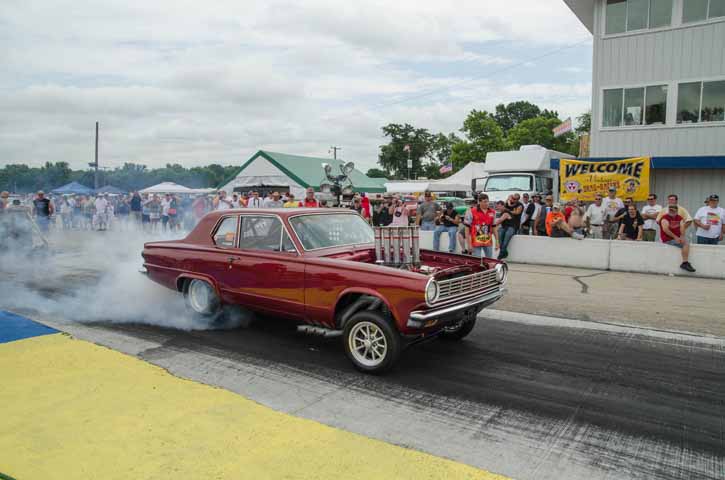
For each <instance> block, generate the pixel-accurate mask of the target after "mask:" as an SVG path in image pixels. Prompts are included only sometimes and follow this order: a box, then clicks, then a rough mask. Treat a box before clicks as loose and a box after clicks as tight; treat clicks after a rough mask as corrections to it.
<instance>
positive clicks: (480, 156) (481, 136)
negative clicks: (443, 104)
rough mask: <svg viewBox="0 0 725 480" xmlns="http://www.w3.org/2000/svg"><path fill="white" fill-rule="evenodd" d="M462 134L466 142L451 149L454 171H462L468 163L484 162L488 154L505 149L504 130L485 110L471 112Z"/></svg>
mask: <svg viewBox="0 0 725 480" xmlns="http://www.w3.org/2000/svg"><path fill="white" fill-rule="evenodd" d="M461 132H463V133H464V134H465V136H466V140H465V141H461V142H458V143H456V144H455V145H453V147H452V149H451V150H452V151H451V157H450V158H451V161H452V162H453V168H454V170H460V169H461V168H463V167H465V166H466V164H467V163H468V162H484V161H486V154H487V153H488V152H495V151H499V150H503V149H504V148H505V141H504V132H503V129H502V128H501V126H500V125H499V124H498V122H497V121H496V118H495V117H494V116H493V115H491V114H490V113H488V112H486V111H484V110H482V111H479V110H475V109H474V110H471V113H469V114H468V116H467V117H466V119H465V120H464V121H463V128H461Z"/></svg>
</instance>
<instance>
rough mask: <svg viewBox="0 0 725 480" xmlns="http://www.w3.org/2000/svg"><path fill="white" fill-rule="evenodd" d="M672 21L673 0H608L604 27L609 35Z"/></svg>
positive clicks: (661, 25)
mask: <svg viewBox="0 0 725 480" xmlns="http://www.w3.org/2000/svg"><path fill="white" fill-rule="evenodd" d="M712 1H720V0H712ZM722 1H725V0H722ZM671 23H672V0H607V5H606V11H605V27H604V33H605V34H607V35H609V34H614V33H624V32H631V31H634V30H643V29H646V28H659V27H666V26H669V25H670V24H671Z"/></svg>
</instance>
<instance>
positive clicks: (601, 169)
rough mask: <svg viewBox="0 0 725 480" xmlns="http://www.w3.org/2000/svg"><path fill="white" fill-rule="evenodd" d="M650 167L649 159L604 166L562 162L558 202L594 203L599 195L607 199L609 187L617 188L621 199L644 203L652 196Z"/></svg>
mask: <svg viewBox="0 0 725 480" xmlns="http://www.w3.org/2000/svg"><path fill="white" fill-rule="evenodd" d="M649 167H650V158H649V157H637V158H627V159H624V160H613V161H603V162H587V161H583V160H565V159H561V160H560V163H559V185H560V192H559V198H561V199H562V200H571V199H573V198H577V199H579V200H584V201H586V202H593V201H594V197H595V195H596V194H597V193H599V194H601V195H603V196H606V195H607V193H608V191H609V187H615V188H616V189H617V196H618V197H619V198H626V197H632V198H633V199H634V201H635V202H643V201H645V200H647V196H648V195H649V177H650V168H649Z"/></svg>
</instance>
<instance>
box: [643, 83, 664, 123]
mask: <svg viewBox="0 0 725 480" xmlns="http://www.w3.org/2000/svg"><path fill="white" fill-rule="evenodd" d="M645 99H646V102H645V107H644V118H645V123H646V124H647V125H664V124H665V123H667V85H655V86H652V87H647V90H646V91H645Z"/></svg>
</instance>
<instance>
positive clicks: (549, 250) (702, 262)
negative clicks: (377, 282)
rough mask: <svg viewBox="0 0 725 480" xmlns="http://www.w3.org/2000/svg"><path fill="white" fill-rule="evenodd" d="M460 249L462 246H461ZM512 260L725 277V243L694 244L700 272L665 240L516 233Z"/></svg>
mask: <svg viewBox="0 0 725 480" xmlns="http://www.w3.org/2000/svg"><path fill="white" fill-rule="evenodd" d="M420 245H421V248H425V249H432V248H433V232H420ZM441 250H444V251H447V250H448V235H447V234H445V233H444V234H443V235H441ZM457 250H458V251H460V248H458V249H457ZM507 261H509V262H512V263H529V264H533V265H555V266H561V267H575V268H591V269H595V270H616V271H621V272H637V273H658V274H675V275H685V276H694V277H703V278H720V279H725V245H717V246H714V245H691V246H690V263H692V266H694V267H695V269H696V270H697V272H695V273H688V272H685V271H684V270H682V269H680V263H682V260H681V257H680V250H679V249H678V248H676V247H672V246H669V245H663V244H661V243H649V242H628V241H619V240H613V241H610V240H590V239H587V240H574V239H571V238H549V237H530V236H523V235H516V236H515V237H514V238H513V240H512V241H511V244H510V245H509V257H508V259H507Z"/></svg>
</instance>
